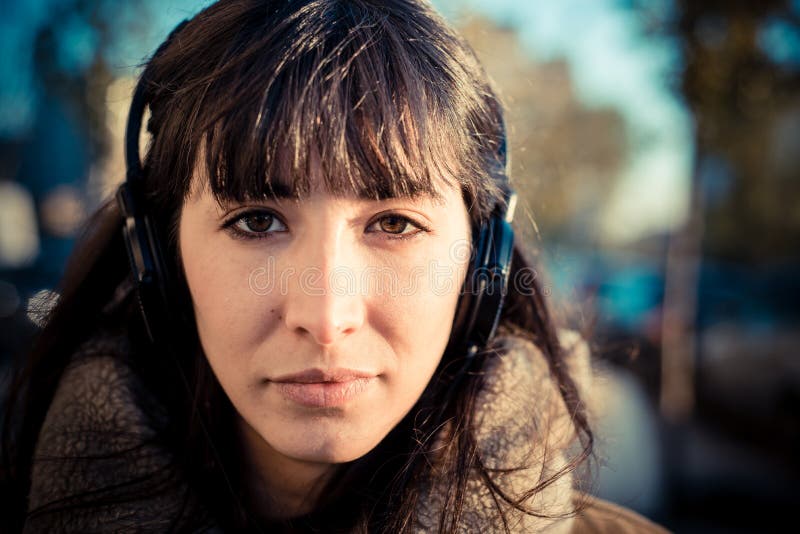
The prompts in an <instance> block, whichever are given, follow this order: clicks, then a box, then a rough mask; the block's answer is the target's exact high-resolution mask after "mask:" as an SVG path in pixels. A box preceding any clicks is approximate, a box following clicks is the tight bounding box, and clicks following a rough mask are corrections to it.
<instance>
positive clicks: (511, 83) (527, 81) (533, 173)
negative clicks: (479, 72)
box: [459, 17, 628, 242]
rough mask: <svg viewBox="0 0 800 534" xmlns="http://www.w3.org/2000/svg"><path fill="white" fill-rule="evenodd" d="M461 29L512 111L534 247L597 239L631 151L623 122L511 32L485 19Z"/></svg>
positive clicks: (522, 216) (515, 166)
mask: <svg viewBox="0 0 800 534" xmlns="http://www.w3.org/2000/svg"><path fill="white" fill-rule="evenodd" d="M459 29H460V30H461V32H462V33H463V35H464V36H465V38H466V39H467V41H469V43H470V45H471V46H472V47H473V48H474V49H475V51H476V53H477V54H478V56H479V58H480V59H481V62H482V63H483V64H484V66H485V68H486V69H487V72H488V74H489V76H490V77H491V78H492V80H493V82H494V83H495V86H496V89H497V90H498V91H499V94H500V98H501V100H502V101H503V104H504V105H505V107H506V121H507V130H508V133H509V140H510V143H511V145H510V147H511V176H512V180H513V182H514V184H515V187H516V189H517V191H518V193H519V196H520V206H519V207H518V210H519V212H518V216H517V220H522V222H523V224H521V225H518V226H519V229H520V230H522V231H523V234H524V235H525V236H526V237H527V238H528V241H529V242H535V241H537V240H538V238H539V237H540V236H535V235H532V232H534V231H536V230H537V229H538V231H539V232H541V234H544V235H546V236H548V237H554V236H555V235H559V236H561V237H562V238H573V239H581V238H583V239H589V240H591V239H592V238H594V237H596V236H595V234H593V232H592V229H593V228H597V227H598V226H599V225H598V222H599V219H600V215H601V209H602V208H603V206H604V205H605V204H606V202H607V201H608V198H609V195H610V194H611V192H612V191H613V184H614V182H615V181H616V179H617V177H618V173H619V171H620V169H621V168H622V166H623V164H624V163H625V156H626V151H627V150H628V147H627V146H626V139H625V130H624V123H623V119H622V117H621V115H620V114H619V113H618V112H617V111H616V110H614V109H611V108H601V109H590V108H588V107H586V106H585V105H584V104H582V103H581V102H580V101H579V100H578V98H577V97H576V95H575V92H574V91H573V86H572V82H571V79H570V71H569V66H568V65H567V63H566V62H565V61H550V62H546V63H537V62H535V61H534V60H533V59H532V58H531V55H530V53H529V52H528V51H527V50H525V49H524V48H523V46H522V44H521V43H520V42H519V38H518V35H517V33H516V32H514V31H513V30H511V29H506V28H502V27H500V26H498V25H496V24H495V23H493V22H490V21H488V20H487V19H485V18H480V17H472V18H470V19H467V20H466V21H465V22H464V24H463V25H462V26H461V27H460V28H459ZM528 223H530V224H528ZM534 238H535V239H534Z"/></svg>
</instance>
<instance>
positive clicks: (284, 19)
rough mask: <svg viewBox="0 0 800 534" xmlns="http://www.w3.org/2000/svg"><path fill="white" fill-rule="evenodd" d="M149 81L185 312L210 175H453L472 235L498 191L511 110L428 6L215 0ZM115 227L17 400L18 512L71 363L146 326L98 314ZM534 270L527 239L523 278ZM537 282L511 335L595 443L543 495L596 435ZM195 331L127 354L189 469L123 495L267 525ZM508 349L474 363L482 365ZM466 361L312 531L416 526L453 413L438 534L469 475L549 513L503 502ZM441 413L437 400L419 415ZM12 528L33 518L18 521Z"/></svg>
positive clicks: (411, 180)
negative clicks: (439, 436)
mask: <svg viewBox="0 0 800 534" xmlns="http://www.w3.org/2000/svg"><path fill="white" fill-rule="evenodd" d="M142 76H143V80H144V83H145V84H146V97H147V100H148V102H149V104H150V110H151V118H150V120H149V122H148V130H149V132H150V134H151V135H152V140H151V143H150V145H149V147H148V151H147V154H146V157H145V159H144V177H145V191H147V200H148V206H149V209H150V212H151V214H152V215H153V216H154V217H155V218H156V220H157V222H158V227H159V228H160V229H161V231H162V232H163V234H164V235H163V239H162V242H163V243H165V247H166V252H167V254H166V255H167V257H168V258H170V259H171V260H172V263H171V267H170V270H171V277H172V278H171V279H172V283H173V286H174V289H175V293H174V298H175V299H178V300H180V301H181V303H182V307H183V308H184V309H187V310H188V309H189V308H190V305H189V301H188V294H187V289H186V286H185V280H183V277H182V268H181V265H180V258H179V255H178V247H177V242H176V232H175V229H176V227H177V222H178V220H179V217H180V212H181V206H182V203H183V201H184V200H185V198H186V197H187V196H188V194H189V192H190V191H191V187H192V181H193V176H194V175H195V171H196V170H197V168H198V166H202V167H203V170H204V171H205V172H204V174H205V175H206V176H208V185H210V187H211V191H212V193H213V195H214V196H215V198H217V200H219V201H228V200H235V201H243V200H246V199H253V198H269V197H292V198H303V196H304V195H306V194H308V193H309V191H310V187H311V183H310V178H309V177H310V176H311V170H312V167H314V169H315V170H316V171H318V172H321V177H322V180H323V182H324V185H325V187H326V188H327V189H328V190H329V191H330V192H332V193H336V194H346V193H353V194H356V195H358V196H360V197H362V198H375V199H379V198H388V197H397V196H411V195H415V194H418V193H423V192H424V193H429V194H434V195H435V194H436V191H437V182H438V181H439V180H445V181H447V182H449V183H451V184H453V185H455V186H457V187H458V188H459V189H460V190H461V191H462V195H463V198H464V201H465V203H466V205H467V207H468V210H469V214H470V217H471V221H472V224H473V227H474V228H477V227H478V226H479V225H481V224H482V223H483V222H484V221H485V220H486V218H487V217H488V215H489V213H490V210H491V209H492V206H493V205H494V204H495V203H496V202H498V201H499V200H500V198H501V197H500V194H499V192H500V189H499V187H498V184H500V183H501V182H502V181H503V180H505V177H504V175H503V172H504V168H503V162H502V157H500V155H499V153H500V145H501V143H503V138H504V131H503V121H502V111H501V106H500V104H499V102H498V100H497V98H496V96H495V94H494V92H493V91H492V89H491V87H490V85H489V83H488V81H487V78H486V76H485V74H484V73H483V70H482V69H481V67H480V65H479V64H478V62H477V60H476V58H475V56H474V54H473V53H472V51H471V50H470V49H469V47H468V46H467V45H466V44H465V43H464V42H463V41H462V40H461V38H460V37H458V36H457V35H456V34H455V33H454V32H453V31H452V30H451V29H450V28H449V27H448V26H447V25H446V24H445V23H444V22H443V21H442V20H441V18H440V17H439V16H438V15H437V14H436V13H435V12H434V11H433V10H432V9H431V8H430V7H429V6H428V5H427V4H426V3H423V2H421V1H416V0H388V1H378V0H375V1H370V0H352V1H348V2H342V1H333V0H301V1H290V2H287V1H270V0H227V1H226V0H222V1H220V2H217V3H215V4H213V5H211V6H210V7H208V8H207V9H205V10H204V11H202V12H200V13H199V14H197V15H196V16H195V17H194V18H193V19H192V20H191V21H189V23H188V24H186V26H185V27H183V28H182V29H181V30H180V31H179V32H178V33H177V34H176V35H175V36H174V37H173V39H172V41H171V42H170V43H169V44H168V45H167V46H165V47H164V49H163V50H162V52H161V53H159V54H158V55H157V56H156V57H154V58H153V59H152V60H151V61H150V62H149V63H148V64H147V66H146V68H145V70H144V72H143V74H142ZM121 225H122V219H121V216H120V214H119V212H118V211H117V209H116V207H115V206H114V205H113V204H108V205H106V206H105V207H104V208H103V209H101V210H100V211H99V212H98V213H97V215H96V216H95V220H94V222H93V224H92V226H91V230H90V232H89V233H88V234H87V235H86V236H85V238H84V239H83V240H82V241H81V242H80V243H79V245H78V247H77V249H76V252H75V253H74V256H73V258H74V259H73V262H72V264H71V267H70V268H69V269H68V272H67V276H66V277H65V279H64V281H63V282H62V290H61V295H62V296H61V300H60V302H59V304H58V306H57V307H56V308H55V310H54V311H53V313H52V314H51V316H50V320H49V322H48V324H47V326H46V327H45V329H44V331H43V332H42V334H41V335H40V337H39V339H38V341H37V344H36V346H35V347H34V350H33V351H32V353H31V354H30V355H29V358H28V360H27V362H26V366H27V367H26V371H25V372H24V373H22V374H21V375H20V377H21V378H20V380H19V381H18V386H17V389H16V390H15V391H16V392H15V393H13V394H12V402H11V403H10V405H9V406H10V407H11V408H10V409H9V412H8V413H9V416H8V417H7V419H6V429H5V432H4V447H3V452H4V455H5V456H6V462H5V465H6V468H5V473H4V476H5V477H6V478H7V480H9V481H10V482H9V485H7V486H6V488H11V491H12V493H11V495H10V497H9V498H13V499H15V502H16V504H17V505H18V506H19V507H18V508H17V510H24V509H25V504H24V495H25V493H26V492H27V488H28V485H29V477H30V474H29V471H30V466H31V454H32V450H33V447H34V445H35V440H36V435H37V432H38V428H39V427H40V426H41V423H42V420H43V418H44V415H45V413H46V410H47V407H48V405H49V402H50V399H51V398H52V393H53V391H54V389H55V387H56V384H57V383H58V379H59V377H60V375H61V373H62V371H63V369H64V367H65V365H66V363H67V362H68V360H69V357H70V354H71V353H72V352H73V351H74V350H75V348H76V346H77V345H78V343H79V342H80V341H81V340H83V339H85V338H86V337H88V336H90V335H91V334H92V331H93V329H96V328H97V325H98V323H97V320H100V318H101V317H103V318H105V319H103V320H104V321H105V322H106V323H109V325H110V327H112V326H114V325H115V326H116V327H117V328H119V327H120V325H122V327H124V328H127V329H130V330H131V331H136V332H138V333H139V334H141V333H142V325H141V321H140V320H139V317H138V309H137V308H136V306H135V305H134V304H133V303H130V302H129V303H128V305H126V306H123V307H122V308H121V309H120V311H118V312H115V313H114V314H111V315H109V314H103V313H102V310H103V307H104V305H105V304H106V303H107V302H108V300H109V299H111V297H112V294H113V292H114V290H115V288H116V287H117V286H118V285H119V284H120V283H121V282H122V281H123V280H124V279H125V278H126V277H127V276H129V273H128V265H127V260H126V257H125V251H124V247H123V245H122V242H121V232H120V229H121ZM528 267H529V265H528V263H527V262H526V260H525V259H524V256H523V254H522V253H521V250H520V249H519V248H518V246H517V248H515V252H514V257H513V263H512V279H513V278H514V275H515V273H518V272H520V271H522V270H523V269H526V268H528ZM527 289H528V291H525V292H522V291H518V288H515V287H513V286H512V287H511V289H510V292H509V294H508V297H507V303H506V308H505V309H504V312H503V315H502V317H501V326H502V328H503V330H504V331H505V332H513V333H514V334H516V335H521V336H525V337H527V338H529V339H531V340H532V341H533V342H534V343H535V344H536V345H537V346H538V347H539V348H540V349H541V350H542V352H543V353H544V354H545V355H546V357H547V359H548V362H549V364H550V369H551V373H552V375H553V377H554V379H555V380H556V382H557V383H558V386H559V388H558V389H559V391H560V392H561V394H562V396H563V399H564V401H565V403H566V406H567V409H568V410H569V413H571V414H572V415H573V422H574V424H575V427H576V430H577V432H578V434H579V436H580V437H581V442H582V444H583V448H582V449H581V451H580V452H579V454H578V455H577V456H576V457H575V458H574V459H573V461H572V462H571V463H569V464H568V465H567V466H566V467H565V468H564V469H562V470H561V471H559V472H558V473H555V474H554V475H553V476H552V477H550V478H549V479H547V480H543V481H539V483H538V484H537V486H536V487H534V488H531V492H530V495H532V494H534V493H536V492H538V491H540V490H541V489H542V488H544V487H545V486H547V485H549V484H551V483H552V482H554V481H555V480H556V479H558V478H559V477H560V476H562V475H564V474H566V473H567V472H568V471H570V470H571V469H573V468H575V467H576V466H577V465H578V464H579V463H580V462H581V461H583V460H584V459H585V458H586V457H587V456H588V455H589V454H590V452H591V447H592V434H591V431H590V429H589V426H588V423H587V420H586V415H585V411H584V408H583V405H582V403H581V402H580V399H579V397H578V393H577V389H576V386H575V384H574V383H573V382H572V379H571V378H570V376H569V374H568V373H567V371H566V369H565V368H564V365H563V363H562V358H561V347H560V344H559V341H558V338H557V335H556V330H555V326H554V324H553V321H552V320H551V318H550V315H549V313H548V308H547V305H546V302H545V299H544V296H543V294H542V291H541V290H540V288H539V286H538V284H537V282H536V281H533V282H532V284H531V285H529V286H528V287H527ZM191 323H192V321H188V322H187V324H186V325H185V328H183V329H182V330H180V331H177V334H176V335H179V336H180V337H181V343H180V345H181V346H182V347H184V349H183V350H182V351H181V353H180V354H166V355H165V354H158V351H156V352H155V353H153V351H149V352H150V353H152V354H158V355H157V356H156V355H153V356H151V357H149V358H147V357H145V356H144V354H145V353H148V348H147V347H138V352H139V353H141V355H140V356H138V357H137V359H136V360H135V361H133V362H131V364H132V365H133V366H134V367H135V368H136V369H137V372H138V373H139V374H140V376H142V377H143V381H145V382H146V383H147V384H148V385H149V387H151V389H152V390H153V393H154V394H155V395H156V396H157V397H158V398H159V399H160V401H161V402H162V403H163V404H164V406H166V410H167V412H168V414H169V420H170V421H171V422H172V424H170V425H166V426H165V427H164V434H165V436H164V442H165V443H167V445H168V446H169V447H171V448H172V449H173V450H174V452H175V457H176V462H177V465H176V471H175V472H176V473H180V475H176V476H175V477H174V478H173V479H169V480H165V479H160V480H158V481H157V482H156V481H150V482H148V481H140V482H141V483H140V484H137V485H134V486H132V487H131V488H130V498H131V499H134V498H136V497H137V495H141V494H146V493H147V492H148V491H152V488H151V487H150V486H153V485H156V484H157V485H159V487H161V486H164V485H167V486H168V485H169V484H170V483H174V484H179V481H180V480H183V479H186V480H189V481H190V484H191V485H192V489H193V491H195V492H196V493H197V495H199V498H200V499H201V500H202V501H203V502H204V505H205V506H206V507H207V509H208V510H210V513H209V517H206V518H196V517H195V518H180V519H178V518H176V521H177V522H176V526H178V525H181V524H182V525H183V526H187V525H188V524H191V523H192V522H193V521H194V522H203V521H211V520H212V518H213V521H218V522H220V523H221V524H222V525H223V526H226V527H230V528H235V529H242V528H248V527H249V528H253V527H254V526H256V524H257V522H258V520H257V519H256V514H254V513H253V511H252V510H250V509H249V505H248V502H247V495H246V494H245V493H244V490H243V486H244V483H243V478H242V474H241V466H240V465H239V464H238V463H237V457H238V454H237V443H236V442H235V440H232V439H229V438H227V437H226V436H231V435H233V432H229V431H228V430H230V428H229V427H230V424H231V423H230V421H231V420H232V419H233V418H232V417H230V414H231V413H233V412H232V410H233V407H232V406H231V405H230V403H229V402H228V401H227V398H226V397H225V395H224V393H223V392H222V389H221V387H220V386H219V384H218V383H217V382H216V379H215V378H214V376H213V373H212V372H211V370H210V368H209V366H208V364H207V362H206V361H205V358H204V357H202V353H201V351H200V350H199V349H198V341H197V336H196V332H194V330H193V325H192V324H191ZM131 337H137V336H131ZM498 350H501V349H499V348H497V347H492V348H490V350H488V351H486V353H481V354H479V355H478V357H477V358H476V361H475V365H476V368H477V369H480V366H481V365H482V364H483V362H484V361H485V358H486V357H487V353H488V352H492V351H494V352H497V351H498ZM463 356H464V355H459V354H445V355H444V357H443V359H442V365H441V366H440V368H439V370H438V371H437V374H436V375H435V378H434V380H432V381H431V384H429V386H428V388H427V390H426V392H425V393H424V394H423V397H422V398H421V399H420V401H419V402H418V404H417V406H415V408H414V409H412V412H411V413H410V414H409V416H407V417H406V418H405V419H404V420H403V421H402V422H401V423H400V424H399V425H398V427H397V428H395V429H394V430H393V431H392V432H391V433H390V435H389V436H387V438H386V439H385V440H383V442H381V444H380V445H379V446H378V447H377V448H376V449H375V450H373V451H371V452H370V453H369V454H367V455H366V456H365V457H364V458H362V459H359V460H357V461H355V462H352V463H350V464H347V465H346V466H344V467H343V468H342V469H340V470H339V472H338V474H337V476H336V477H334V479H333V480H331V481H330V482H329V485H328V487H327V489H326V491H324V492H322V494H323V495H324V496H325V497H324V499H323V500H321V501H320V502H319V503H318V506H317V510H316V511H315V513H314V514H312V517H310V518H308V521H310V522H311V523H312V524H314V523H319V524H324V525H326V527H328V528H332V527H333V526H339V527H341V528H342V529H353V528H356V529H361V530H369V531H385V532H399V531H402V530H403V529H405V528H407V527H409V526H410V525H409V521H410V518H411V514H412V512H413V508H414V504H415V502H416V500H417V498H418V497H419V495H418V494H417V488H416V485H415V484H414V483H413V482H414V481H416V480H419V479H421V478H424V476H425V474H426V470H429V469H430V467H429V464H428V462H427V461H425V460H426V459H428V460H429V459H430V456H429V453H430V450H429V449H430V447H431V441H432V440H431V438H432V437H433V436H434V435H435V433H436V431H437V429H439V428H440V425H441V424H442V423H443V422H444V421H448V422H449V423H450V425H449V427H450V428H451V429H452V432H451V433H450V436H449V446H448V450H450V451H452V455H450V456H448V458H449V460H448V461H451V462H452V463H453V466H451V467H452V468H451V469H449V472H451V473H452V475H453V477H454V478H453V483H452V484H450V485H449V486H448V490H447V491H449V492H450V495H448V496H447V497H446V498H445V499H444V501H443V502H448V503H451V504H452V505H451V506H447V507H446V509H445V510H443V513H442V517H441V518H440V522H439V529H440V530H441V531H443V532H453V531H455V530H456V527H457V525H458V523H459V519H460V514H461V512H462V504H463V501H464V492H465V489H466V483H467V478H468V476H470V473H472V472H475V471H476V470H477V471H478V472H479V473H480V474H481V477H482V479H483V480H485V482H486V485H487V486H488V487H489V488H490V491H491V492H492V494H493V495H494V496H495V498H496V499H502V500H505V501H506V502H508V503H509V504H510V505H512V506H514V507H516V508H518V509H520V510H524V511H526V512H528V513H533V514H546V511H541V510H527V509H526V508H525V506H524V505H523V504H521V503H524V502H525V501H524V499H523V500H519V499H518V498H512V497H511V496H509V495H506V493H505V492H504V489H503V488H502V487H501V486H500V485H498V484H495V483H494V482H493V480H494V479H493V477H492V473H491V472H490V471H489V470H488V469H486V468H485V467H484V466H483V465H482V464H481V458H480V456H479V455H477V454H476V450H477V449H476V444H475V441H474V432H473V426H474V422H473V421H472V416H473V414H474V413H475V399H476V396H477V392H478V391H479V389H480V385H481V374H480V373H479V372H473V373H469V374H468V375H466V376H465V377H464V379H463V380H462V381H461V382H459V384H458V388H457V390H456V391H455V394H454V395H453V396H448V395H447V392H448V391H449V388H450V386H451V385H452V383H453V379H454V377H453V371H452V370H453V369H454V368H457V367H458V366H459V365H458V364H459V363H460V361H461V360H462V359H463ZM168 359H177V360H178V363H179V369H180V371H178V373H179V374H181V376H180V377H178V378H179V379H180V380H184V378H185V380H186V383H187V385H188V387H189V390H188V394H187V391H186V390H184V389H181V388H175V387H174V385H173V383H172V382H171V380H173V379H175V373H176V371H175V369H173V368H170V367H169V366H168V365H166V364H165V363H164V361H165V360H168ZM433 406H443V409H442V410H441V411H439V412H437V416H436V417H424V415H425V414H428V413H430V412H431V407H433ZM15 407H16V408H18V409H17V411H16V412H13V410H14V408H15ZM148 484H150V486H148ZM220 487H229V488H230V491H228V492H220V490H219V488H220ZM220 493H223V494H224V495H220ZM92 499H99V497H98V496H97V495H93V496H87V501H86V503H91V502H92ZM7 502H10V501H7ZM86 503H83V504H82V505H87V504H86ZM89 505H90V504H89ZM16 519H17V524H18V525H19V524H21V521H22V520H23V518H22V517H21V516H17V518H16ZM262 526H263V525H262Z"/></svg>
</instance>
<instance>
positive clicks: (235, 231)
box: [222, 209, 430, 241]
mask: <svg viewBox="0 0 800 534" xmlns="http://www.w3.org/2000/svg"><path fill="white" fill-rule="evenodd" d="M256 215H261V216H264V215H267V216H269V217H272V218H273V219H275V220H277V221H278V222H280V224H282V225H283V226H287V225H286V223H284V222H283V221H282V220H281V218H280V217H278V216H277V215H276V214H275V213H273V212H271V211H269V210H263V209H259V210H250V211H246V212H244V213H239V214H237V215H235V216H233V217H231V218H230V219H228V220H226V221H225V222H224V223H222V228H223V229H224V230H226V231H228V233H230V235H231V236H232V237H234V238H236V239H253V240H255V239H270V238H271V237H272V234H276V233H280V232H284V231H285V230H280V231H272V232H264V233H262V234H258V233H252V232H245V231H243V230H241V229H239V228H238V227H237V226H236V225H237V223H239V221H243V220H245V219H247V218H248V217H253V216H256ZM389 217H397V218H399V219H401V220H403V221H404V222H406V223H407V224H410V225H411V226H414V227H416V228H417V229H418V230H417V231H416V232H410V233H403V234H392V233H389V232H382V231H380V230H378V231H375V232H370V233H381V234H384V237H383V239H387V240H391V241H405V240H408V239H412V238H414V237H417V236H418V235H420V234H422V233H423V232H430V228H428V227H426V226H424V225H422V224H420V223H418V222H416V221H414V220H412V219H410V218H409V217H406V216H405V215H400V214H399V213H384V214H383V215H382V216H380V217H378V218H377V219H375V220H373V221H371V222H370V224H369V226H368V227H371V226H374V225H375V224H377V223H378V222H380V221H381V220H383V219H386V218H389ZM270 226H271V225H270Z"/></svg>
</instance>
